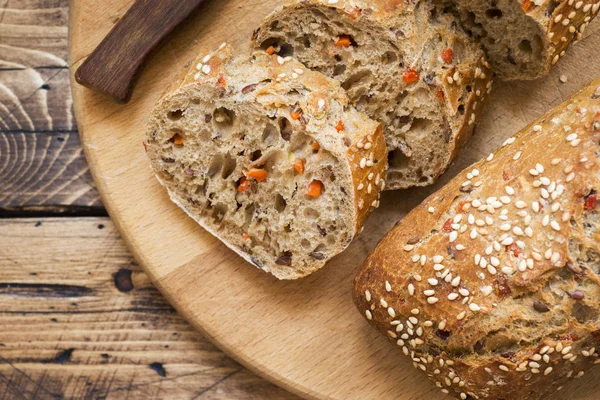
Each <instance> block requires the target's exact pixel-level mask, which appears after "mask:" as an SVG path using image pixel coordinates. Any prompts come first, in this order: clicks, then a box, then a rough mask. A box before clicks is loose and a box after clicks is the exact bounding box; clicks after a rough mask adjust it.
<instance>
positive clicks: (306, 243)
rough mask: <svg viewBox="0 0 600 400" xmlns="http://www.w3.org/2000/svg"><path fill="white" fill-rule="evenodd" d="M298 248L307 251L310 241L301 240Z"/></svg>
mask: <svg viewBox="0 0 600 400" xmlns="http://www.w3.org/2000/svg"><path fill="white" fill-rule="evenodd" d="M300 246H302V247H303V248H304V250H308V249H310V241H308V240H307V239H302V241H301V242H300Z"/></svg>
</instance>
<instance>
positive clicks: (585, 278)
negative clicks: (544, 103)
mask: <svg viewBox="0 0 600 400" xmlns="http://www.w3.org/2000/svg"><path fill="white" fill-rule="evenodd" d="M599 141H600V78H599V79H596V80H595V81H594V82H593V83H592V84H591V85H590V86H589V87H587V88H586V89H584V90H583V91H581V92H580V93H578V94H577V95H575V96H574V97H572V98H571V99H570V100H568V101H567V102H566V103H564V104H562V105H560V106H559V107H557V108H555V109H554V110H552V111H550V112H549V113H548V114H546V115H544V116H543V117H541V118H540V119H539V120H538V121H536V122H534V123H533V124H532V125H530V126H528V127H526V128H525V129H523V130H522V131H521V132H520V133H519V134H517V135H516V136H514V137H511V138H509V139H507V140H506V142H505V143H504V145H503V146H502V147H501V148H500V149H498V150H497V151H496V152H494V153H492V154H491V155H490V156H488V157H487V158H486V159H484V160H482V161H480V162H478V163H476V164H474V165H473V166H471V167H469V168H468V169H466V170H465V171H463V172H462V173H460V174H459V175H458V176H457V177H456V178H455V179H454V180H452V181H451V182H450V183H449V184H448V185H446V186H445V187H443V188H442V189H441V190H440V191H438V192H437V193H434V194H433V195H432V196H431V197H429V198H428V199H426V200H425V201H424V202H423V203H422V204H421V205H420V206H418V207H417V208H415V209H414V210H413V211H412V212H411V213H409V214H408V215H407V216H406V217H405V218H404V219H403V220H402V221H400V222H399V223H398V224H397V225H396V226H395V227H394V228H393V229H392V230H391V231H390V232H389V233H388V234H387V235H386V237H385V238H384V239H383V240H382V241H381V242H380V243H379V245H378V246H377V248H376V249H375V251H374V252H373V253H372V254H371V255H370V256H369V258H368V259H367V260H366V261H365V263H364V264H363V266H362V268H361V269H360V270H359V271H358V273H357V276H356V279H355V287H354V301H355V303H356V305H357V306H358V308H359V310H360V312H361V314H362V315H363V316H364V317H365V318H366V319H367V320H368V321H369V323H371V324H372V325H373V326H375V327H376V328H377V329H378V330H380V331H381V333H382V334H384V335H385V336H386V338H387V339H388V340H389V341H390V342H392V343H393V344H394V345H395V346H396V347H397V348H398V349H400V350H401V351H402V352H403V353H404V354H405V355H410V358H411V360H412V361H413V365H414V367H415V368H417V369H419V370H422V371H423V372H424V373H426V374H427V376H428V377H429V378H430V379H431V380H432V381H433V382H435V384H436V385H437V386H438V387H439V388H440V389H441V390H442V391H444V392H445V393H450V394H451V395H453V396H454V397H456V398H460V399H527V400H538V399H547V398H548V397H549V395H550V394H551V393H554V392H556V391H558V390H560V389H561V388H562V387H563V385H564V384H565V383H567V382H569V381H571V380H573V379H575V378H578V377H580V376H582V375H583V374H584V373H587V371H588V370H590V368H592V367H593V366H594V364H598V363H600V361H598V360H600V312H599V310H598V303H599V302H600V240H599V239H600V237H599V232H600V203H598V201H597V200H598V192H600V151H599V150H600V146H599V145H598V143H599ZM563 392H564V394H563V397H562V398H564V399H570V398H572V397H570V396H569V395H568V394H567V393H569V392H568V389H567V388H565V389H564V390H563ZM553 398H561V397H553Z"/></svg>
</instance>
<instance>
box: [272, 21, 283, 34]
mask: <svg viewBox="0 0 600 400" xmlns="http://www.w3.org/2000/svg"><path fill="white" fill-rule="evenodd" d="M270 29H271V30H273V31H274V32H279V31H281V29H282V28H281V25H279V21H273V22H271V26H270Z"/></svg>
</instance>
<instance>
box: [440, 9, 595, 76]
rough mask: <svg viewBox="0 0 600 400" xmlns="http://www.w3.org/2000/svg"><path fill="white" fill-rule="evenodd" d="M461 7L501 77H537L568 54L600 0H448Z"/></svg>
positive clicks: (467, 22)
mask: <svg viewBox="0 0 600 400" xmlns="http://www.w3.org/2000/svg"><path fill="white" fill-rule="evenodd" d="M444 1H446V2H450V3H454V4H456V6H457V8H458V10H459V14H460V16H461V21H462V22H463V23H464V25H465V27H466V28H467V29H468V30H469V31H470V32H471V33H472V34H473V35H474V37H476V38H479V39H480V40H481V43H482V45H483V47H484V48H485V50H486V52H487V55H488V57H489V60H490V63H491V64H492V66H493V69H494V71H495V73H496V75H498V77H499V78H501V79H505V80H513V79H535V78H539V77H541V76H544V75H546V74H547V73H548V71H549V70H550V67H551V66H552V65H554V64H556V62H557V61H558V60H559V58H560V57H562V56H564V55H565V52H566V50H567V48H568V47H569V45H570V44H571V43H573V41H575V40H579V39H580V38H581V35H582V34H583V31H584V30H585V28H586V27H587V25H588V24H589V22H590V21H591V19H592V18H593V17H594V16H596V15H597V14H598V9H599V8H600V0H561V1H556V0H444Z"/></svg>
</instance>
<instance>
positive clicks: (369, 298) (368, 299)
mask: <svg viewBox="0 0 600 400" xmlns="http://www.w3.org/2000/svg"><path fill="white" fill-rule="evenodd" d="M365 299H366V300H367V302H371V292H369V291H368V290H365Z"/></svg>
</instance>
